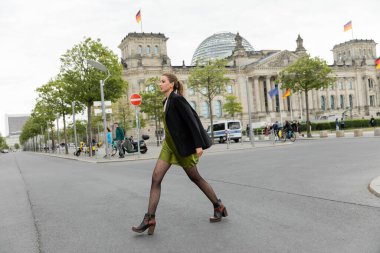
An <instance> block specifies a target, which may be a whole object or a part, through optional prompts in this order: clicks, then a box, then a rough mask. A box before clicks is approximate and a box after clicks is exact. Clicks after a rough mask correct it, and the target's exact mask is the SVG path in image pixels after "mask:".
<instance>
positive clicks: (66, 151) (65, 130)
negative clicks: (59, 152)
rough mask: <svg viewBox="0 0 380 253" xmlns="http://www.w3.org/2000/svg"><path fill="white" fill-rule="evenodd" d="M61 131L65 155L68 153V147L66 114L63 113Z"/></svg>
mask: <svg viewBox="0 0 380 253" xmlns="http://www.w3.org/2000/svg"><path fill="white" fill-rule="evenodd" d="M62 116H63V133H64V135H65V153H66V155H67V154H68V153H69V148H68V146H67V142H68V138H67V129H66V114H65V113H63V114H62Z"/></svg>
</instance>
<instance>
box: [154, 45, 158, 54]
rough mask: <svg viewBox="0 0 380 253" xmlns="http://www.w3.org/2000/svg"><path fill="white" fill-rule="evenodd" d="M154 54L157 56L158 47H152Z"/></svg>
mask: <svg viewBox="0 0 380 253" xmlns="http://www.w3.org/2000/svg"><path fill="white" fill-rule="evenodd" d="M154 54H158V46H157V45H156V46H154Z"/></svg>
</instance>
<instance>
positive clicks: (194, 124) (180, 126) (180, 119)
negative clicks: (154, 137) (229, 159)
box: [164, 92, 211, 156]
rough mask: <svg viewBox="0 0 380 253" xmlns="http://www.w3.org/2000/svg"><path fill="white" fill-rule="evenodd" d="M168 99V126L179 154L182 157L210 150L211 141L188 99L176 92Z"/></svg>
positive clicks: (166, 111) (166, 112) (166, 109)
mask: <svg viewBox="0 0 380 253" xmlns="http://www.w3.org/2000/svg"><path fill="white" fill-rule="evenodd" d="M167 99H168V101H167V103H166V108H165V120H166V125H167V127H168V130H169V132H170V135H171V136H172V138H173V141H174V144H175V146H176V148H177V151H178V153H179V154H180V155H181V156H188V155H191V154H194V153H195V149H196V148H199V147H202V148H203V149H207V148H209V147H210V146H211V139H210V137H209V136H208V134H207V133H206V131H205V130H204V128H203V126H202V123H201V121H200V120H199V117H198V115H197V113H196V112H195V111H194V109H193V108H192V107H191V106H190V104H189V103H188V102H187V101H186V99H185V98H184V97H182V96H180V95H178V94H176V93H175V92H172V93H170V95H169V97H168V98H167ZM164 103H165V101H164Z"/></svg>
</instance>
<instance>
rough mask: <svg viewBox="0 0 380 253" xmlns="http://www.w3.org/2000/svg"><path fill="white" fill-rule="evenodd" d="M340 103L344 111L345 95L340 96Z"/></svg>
mask: <svg viewBox="0 0 380 253" xmlns="http://www.w3.org/2000/svg"><path fill="white" fill-rule="evenodd" d="M339 102H340V108H342V109H344V96H343V95H340V96H339Z"/></svg>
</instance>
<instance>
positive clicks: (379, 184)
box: [368, 176, 380, 198]
mask: <svg viewBox="0 0 380 253" xmlns="http://www.w3.org/2000/svg"><path fill="white" fill-rule="evenodd" d="M368 190H369V191H370V192H371V193H372V194H374V195H375V196H377V197H379V198H380V176H379V177H376V178H374V179H372V181H371V182H370V183H369V184H368Z"/></svg>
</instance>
